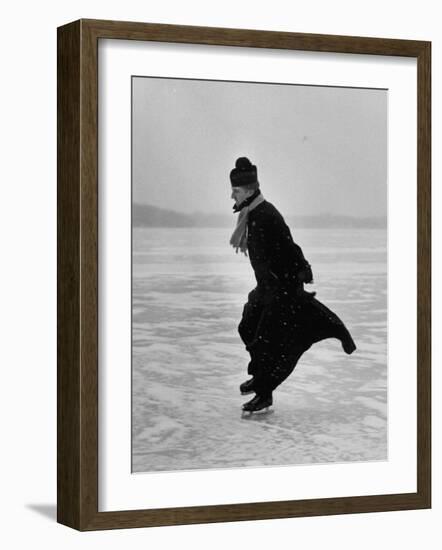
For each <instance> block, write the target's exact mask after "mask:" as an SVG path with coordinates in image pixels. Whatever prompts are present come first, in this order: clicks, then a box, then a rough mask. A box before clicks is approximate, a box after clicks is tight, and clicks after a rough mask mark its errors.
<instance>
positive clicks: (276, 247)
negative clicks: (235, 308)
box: [238, 201, 348, 394]
mask: <svg viewBox="0 0 442 550" xmlns="http://www.w3.org/2000/svg"><path fill="white" fill-rule="evenodd" d="M248 216H249V217H248V222H247V224H248V227H247V228H248V236H247V247H248V253H249V258H250V263H251V265H252V267H253V270H254V272H255V278H256V282H257V286H256V288H255V289H254V290H252V291H251V292H250V294H249V296H248V301H247V303H246V304H245V306H244V310H243V316H242V319H241V322H240V324H239V327H238V330H239V333H240V336H241V338H242V340H243V341H244V343H245V345H246V348H247V350H248V351H249V353H250V356H251V361H250V363H249V367H248V372H249V374H251V375H253V376H254V378H255V384H254V385H255V388H256V389H257V391H258V393H261V394H265V393H269V392H271V391H272V390H273V389H275V388H276V387H277V386H278V385H279V384H280V383H281V382H282V381H283V380H285V378H287V376H288V375H289V374H290V373H291V372H292V370H293V369H294V368H295V366H296V363H297V361H298V359H299V358H300V357H301V355H302V354H303V353H304V351H306V350H307V349H308V348H309V347H310V346H311V345H312V344H313V343H315V342H319V341H320V340H323V339H325V338H338V339H340V340H341V341H342V339H343V338H345V337H346V335H348V331H347V329H346V328H345V326H344V324H343V323H342V321H341V320H340V319H339V317H338V316H337V315H335V314H334V313H333V312H332V311H331V310H330V309H328V308H327V307H326V306H324V305H323V304H322V303H321V302H319V300H317V299H316V298H315V297H314V296H315V293H310V292H306V291H305V290H304V283H303V281H304V278H305V266H306V260H305V258H304V255H303V252H302V250H301V248H300V247H299V246H298V245H297V244H296V243H295V242H294V241H293V238H292V235H291V233H290V229H289V227H288V226H287V225H286V223H285V221H284V219H283V217H282V216H281V214H280V213H279V212H278V210H277V209H276V208H275V207H274V206H273V205H272V204H270V203H269V202H267V201H264V202H262V203H261V204H259V205H258V206H257V207H255V208H254V209H253V210H251V211H250V212H249V215H248Z"/></svg>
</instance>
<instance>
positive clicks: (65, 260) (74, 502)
mask: <svg viewBox="0 0 442 550" xmlns="http://www.w3.org/2000/svg"><path fill="white" fill-rule="evenodd" d="M57 73H58V74H57V77H58V80H57V132H58V135H57V392H58V393H57V474H58V475H57V519H58V521H59V522H61V523H65V524H66V525H70V526H72V527H77V526H78V525H79V509H80V502H81V492H80V464H81V460H80V439H79V435H80V430H79V422H80V414H81V400H80V388H81V378H80V353H79V351H80V299H79V292H80V256H79V252H80V216H79V213H80V193H79V185H78V183H79V180H80V23H79V22H76V23H73V24H71V25H69V26H67V27H64V28H63V29H59V31H58V66H57Z"/></svg>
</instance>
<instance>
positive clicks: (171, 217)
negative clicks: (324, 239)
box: [132, 204, 387, 229]
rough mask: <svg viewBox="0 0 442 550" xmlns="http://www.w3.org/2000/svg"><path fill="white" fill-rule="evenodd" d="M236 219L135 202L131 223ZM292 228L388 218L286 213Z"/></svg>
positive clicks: (378, 223)
mask: <svg viewBox="0 0 442 550" xmlns="http://www.w3.org/2000/svg"><path fill="white" fill-rule="evenodd" d="M235 220H236V216H235V215H233V214H230V215H226V214H205V213H202V212H197V213H195V214H184V213H182V212H176V211H174V210H167V209H164V208H158V207H156V206H151V205H148V204H134V205H133V207H132V223H133V226H134V227H158V228H160V227H164V228H166V227H169V228H185V227H189V228H191V227H201V228H203V227H206V228H216V227H218V228H223V227H232V225H234V223H235ZM285 220H286V222H287V224H288V225H289V226H290V227H293V228H295V227H297V228H306V229H322V228H324V229H326V228H329V229H358V228H367V229H386V228H387V217H386V216H382V217H364V218H361V217H353V216H337V215H333V214H322V215H317V216H286V217H285Z"/></svg>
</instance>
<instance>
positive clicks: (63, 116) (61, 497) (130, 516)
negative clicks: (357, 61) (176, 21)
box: [57, 20, 431, 531]
mask: <svg viewBox="0 0 442 550" xmlns="http://www.w3.org/2000/svg"><path fill="white" fill-rule="evenodd" d="M100 39H112V40H138V41H157V42H170V43H181V44H205V45H221V46H232V47H238V48H241V47H249V48H270V49H277V50H303V51H308V52H334V53H346V54H369V55H375V56H402V57H412V58H416V60H417V71H418V73H417V74H418V76H417V80H418V90H417V97H418V106H417V113H418V121H417V125H418V143H417V159H418V170H417V189H418V197H417V208H418V212H417V216H418V235H417V241H418V242H417V266H418V274H417V277H418V279H417V280H418V288H417V295H418V305H417V308H418V309H417V311H418V318H417V434H416V435H417V449H418V455H417V492H416V493H401V494H383V495H371V496H356V497H341V498H320V499H307V500H285V501H275V502H250V503H241V504H227V505H226V504H222V503H221V504H219V505H214V506H212V505H210V506H191V507H179V508H160V509H144V510H120V511H112V512H100V511H99V509H98V435H99V434H98V430H99V426H98V123H97V115H98V41H99V40H100ZM430 74H431V44H430V43H429V42H423V41H408V40H393V39H381V38H362V37H347V36H329V35H314V34H299V33H285V32H270V31H257V30H238V29H226V28H206V27H191V26H175V25H162V24H147V23H133V22H119V21H99V20H79V21H75V22H73V23H70V24H67V25H65V26H62V27H60V28H59V29H58V127H57V130H58V216H57V229H58V280H57V283H58V311H57V314H58V356H57V359H58V386H57V390H58V410H57V413H58V417H57V418H58V431H57V435H58V456H57V468H58V506H57V510H58V521H59V522H60V523H62V524H65V525H67V526H70V527H73V528H75V529H78V530H81V531H87V530H98V529H114V528H131V527H148V526H160V525H178V524H191V523H209V522H225V521H244V520H253V519H273V518H288V517H299V516H315V515H330V514H348V513H362V512H381V511H389V510H408V509H418V508H429V507H430V506H431V419H430V412H431V402H430V395H431V393H430V392H431V385H430V384H431V382H430V379H431V375H430V345H431V340H430V339H431V336H430V329H431V326H430V322H431V321H430V315H431V279H430V200H431V192H430V177H431V176H430V168H431V153H430V147H431V143H430V142H431V103H430V102H431V88H430V86H431V82H430Z"/></svg>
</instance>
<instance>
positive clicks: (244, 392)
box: [241, 390, 255, 395]
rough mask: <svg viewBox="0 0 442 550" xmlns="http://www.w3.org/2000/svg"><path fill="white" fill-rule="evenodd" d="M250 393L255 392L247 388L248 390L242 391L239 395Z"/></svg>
mask: <svg viewBox="0 0 442 550" xmlns="http://www.w3.org/2000/svg"><path fill="white" fill-rule="evenodd" d="M251 393H255V392H254V391H253V390H249V391H242V392H241V395H250V394H251Z"/></svg>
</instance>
